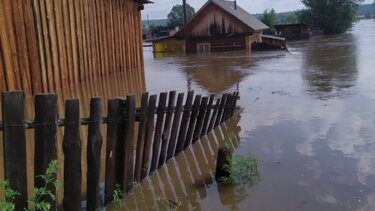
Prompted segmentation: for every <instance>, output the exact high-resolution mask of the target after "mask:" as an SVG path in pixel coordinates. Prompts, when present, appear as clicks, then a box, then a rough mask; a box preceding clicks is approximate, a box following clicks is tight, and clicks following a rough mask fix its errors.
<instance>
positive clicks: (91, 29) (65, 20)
mask: <svg viewBox="0 0 375 211" xmlns="http://www.w3.org/2000/svg"><path fill="white" fill-rule="evenodd" d="M141 8H142V5H141V1H134V0H1V1H0V14H1V15H0V92H2V91H10V90H21V89H22V90H24V92H25V94H26V95H30V94H33V93H34V94H35V93H41V92H44V93H46V92H52V91H56V90H60V89H62V88H64V87H67V86H70V85H73V84H79V83H81V82H86V81H95V80H96V79H98V78H102V77H106V76H109V75H113V74H115V73H120V72H129V71H138V72H139V74H142V71H143V54H142V32H141V28H142V26H141V12H140V11H139V10H140V9H141Z"/></svg>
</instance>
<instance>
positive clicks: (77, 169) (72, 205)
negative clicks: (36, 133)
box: [63, 100, 82, 210]
mask: <svg viewBox="0 0 375 211" xmlns="http://www.w3.org/2000/svg"><path fill="white" fill-rule="evenodd" d="M64 127H65V130H64V131H65V132H64V138H63V152H64V200H63V206H64V210H80V209H81V180H82V169H81V139H80V133H79V130H80V129H79V128H80V117H79V100H67V101H66V102H65V123H64Z"/></svg>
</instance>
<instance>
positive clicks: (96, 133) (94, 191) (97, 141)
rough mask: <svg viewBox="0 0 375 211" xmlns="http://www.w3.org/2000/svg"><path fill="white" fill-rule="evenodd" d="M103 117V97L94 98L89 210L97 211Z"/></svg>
mask: <svg viewBox="0 0 375 211" xmlns="http://www.w3.org/2000/svg"><path fill="white" fill-rule="evenodd" d="M101 119H102V99H101V98H92V99H91V102H90V122H89V128H88V138H87V210H88V211H95V210H97V209H98V208H99V206H100V199H99V179H100V154H101V149H102V143H103V138H102V134H101V132H100V128H101Z"/></svg>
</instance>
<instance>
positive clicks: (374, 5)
mask: <svg viewBox="0 0 375 211" xmlns="http://www.w3.org/2000/svg"><path fill="white" fill-rule="evenodd" d="M372 18H375V0H374V3H372Z"/></svg>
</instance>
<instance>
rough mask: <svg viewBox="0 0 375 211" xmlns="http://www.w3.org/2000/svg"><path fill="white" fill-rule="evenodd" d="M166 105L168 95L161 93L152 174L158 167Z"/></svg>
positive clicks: (153, 149)
mask: <svg viewBox="0 0 375 211" xmlns="http://www.w3.org/2000/svg"><path fill="white" fill-rule="evenodd" d="M166 103H167V93H166V92H163V93H160V97H159V105H158V108H157V111H156V113H157V119H156V125H155V135H154V144H153V147H152V161H151V168H150V173H152V172H154V171H155V170H156V168H157V166H158V161H159V151H160V142H161V133H162V130H163V122H164V117H165V115H164V114H165V106H166V105H165V104H166Z"/></svg>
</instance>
